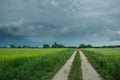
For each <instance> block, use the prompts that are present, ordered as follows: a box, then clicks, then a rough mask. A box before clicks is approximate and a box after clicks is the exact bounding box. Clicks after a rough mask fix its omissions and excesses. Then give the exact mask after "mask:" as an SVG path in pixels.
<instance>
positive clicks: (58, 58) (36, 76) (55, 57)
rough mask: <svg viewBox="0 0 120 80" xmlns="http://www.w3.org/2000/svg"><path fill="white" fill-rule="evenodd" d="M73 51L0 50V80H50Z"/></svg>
mask: <svg viewBox="0 0 120 80" xmlns="http://www.w3.org/2000/svg"><path fill="white" fill-rule="evenodd" d="M73 51H74V49H67V48H62V49H60V48H56V49H53V48H52V49H39V48H36V49H32V48H24V49H18V48H1V49H0V80H51V79H52V77H53V76H54V74H55V73H56V72H57V71H58V69H60V68H61V66H62V65H63V64H64V63H65V62H66V60H67V59H68V58H69V57H70V56H71V55H72V53H73Z"/></svg>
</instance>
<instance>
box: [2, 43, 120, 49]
mask: <svg viewBox="0 0 120 80" xmlns="http://www.w3.org/2000/svg"><path fill="white" fill-rule="evenodd" d="M117 47H120V45H113V46H92V45H90V44H80V45H79V46H65V45H63V44H59V43H57V42H54V43H53V44H52V45H51V46H50V45H49V44H43V46H42V48H117ZM1 48H7V47H1ZM10 48H41V47H33V46H27V45H23V46H16V45H14V44H11V45H10Z"/></svg>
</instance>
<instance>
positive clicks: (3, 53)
mask: <svg viewBox="0 0 120 80" xmlns="http://www.w3.org/2000/svg"><path fill="white" fill-rule="evenodd" d="M66 50H67V49H65V48H62V49H43V48H40V49H39V48H35V49H34V48H33V49H30V48H26V49H24V48H21V49H19V48H15V49H14V48H8V49H6V48H0V59H3V60H6V59H9V60H10V59H16V58H29V57H36V56H45V55H48V54H54V53H59V52H61V51H66Z"/></svg>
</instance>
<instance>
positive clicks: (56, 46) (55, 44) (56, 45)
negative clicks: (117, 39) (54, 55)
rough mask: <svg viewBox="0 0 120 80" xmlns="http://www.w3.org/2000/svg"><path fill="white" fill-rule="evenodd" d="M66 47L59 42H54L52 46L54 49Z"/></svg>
mask: <svg viewBox="0 0 120 80" xmlns="http://www.w3.org/2000/svg"><path fill="white" fill-rule="evenodd" d="M64 47H65V46H64V45H63V44H58V43H57V42H54V43H53V45H52V48H64Z"/></svg>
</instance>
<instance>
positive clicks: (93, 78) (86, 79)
mask: <svg viewBox="0 0 120 80" xmlns="http://www.w3.org/2000/svg"><path fill="white" fill-rule="evenodd" d="M79 53H80V57H81V61H82V62H81V69H82V77H83V80H103V79H102V78H101V77H100V75H99V74H98V73H97V71H96V70H95V69H94V68H93V66H92V65H91V64H90V63H89V61H88V59H87V57H86V56H85V55H84V54H83V52H82V51H81V50H79Z"/></svg>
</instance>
